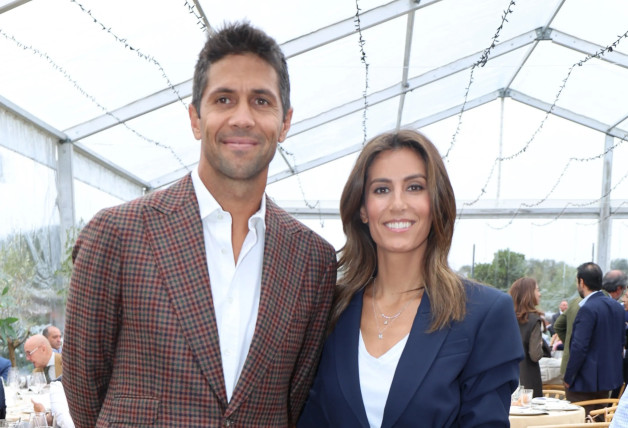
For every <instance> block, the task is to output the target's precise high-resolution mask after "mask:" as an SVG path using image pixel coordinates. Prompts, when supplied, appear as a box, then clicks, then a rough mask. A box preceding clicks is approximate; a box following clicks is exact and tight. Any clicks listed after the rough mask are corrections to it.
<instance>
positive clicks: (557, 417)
mask: <svg viewBox="0 0 628 428" xmlns="http://www.w3.org/2000/svg"><path fill="white" fill-rule="evenodd" d="M577 407H578V409H576V410H568V411H565V410H547V411H544V413H543V414H536V415H535V414H530V415H525V416H521V415H512V414H511V415H510V416H509V418H508V419H509V420H510V428H526V427H534V426H539V425H552V424H574V423H582V422H584V418H585V413H584V407H581V406H577Z"/></svg>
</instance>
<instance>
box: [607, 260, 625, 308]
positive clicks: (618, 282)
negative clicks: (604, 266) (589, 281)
mask: <svg viewBox="0 0 628 428" xmlns="http://www.w3.org/2000/svg"><path fill="white" fill-rule="evenodd" d="M627 283H628V277H627V276H626V274H625V273H624V272H623V271H621V270H619V269H613V270H609V271H608V272H606V274H605V275H604V278H602V289H604V290H605V291H606V292H607V293H608V295H609V296H611V297H612V298H613V299H615V300H617V301H619V299H621V296H623V295H624V292H625V291H626V285H627ZM619 303H620V304H622V305H623V303H621V302H619Z"/></svg>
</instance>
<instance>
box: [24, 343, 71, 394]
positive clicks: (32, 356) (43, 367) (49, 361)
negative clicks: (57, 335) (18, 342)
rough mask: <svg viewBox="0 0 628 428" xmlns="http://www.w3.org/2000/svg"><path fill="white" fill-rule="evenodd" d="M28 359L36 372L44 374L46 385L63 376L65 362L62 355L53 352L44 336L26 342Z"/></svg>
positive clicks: (25, 349) (25, 350)
mask: <svg viewBox="0 0 628 428" xmlns="http://www.w3.org/2000/svg"><path fill="white" fill-rule="evenodd" d="M24 354H26V359H27V360H28V361H30V362H31V363H33V366H35V370H34V371H36V372H44V375H45V376H46V383H50V381H51V380H53V379H56V378H57V377H58V376H61V374H62V372H63V360H62V359H61V354H56V353H54V352H52V347H51V346H50V342H48V339H46V337H44V335H43V334H35V335H33V336H31V337H29V338H28V339H26V342H24Z"/></svg>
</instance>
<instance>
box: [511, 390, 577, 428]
mask: <svg viewBox="0 0 628 428" xmlns="http://www.w3.org/2000/svg"><path fill="white" fill-rule="evenodd" d="M508 419H509V420H510V427H511V428H526V427H530V426H540V425H551V424H569V423H583V422H584V420H585V411H584V407H582V406H577V405H575V404H571V403H570V402H569V401H567V400H560V399H558V398H549V397H536V398H532V390H526V389H518V390H517V391H515V393H513V396H512V400H511V405H510V416H509V418H508Z"/></svg>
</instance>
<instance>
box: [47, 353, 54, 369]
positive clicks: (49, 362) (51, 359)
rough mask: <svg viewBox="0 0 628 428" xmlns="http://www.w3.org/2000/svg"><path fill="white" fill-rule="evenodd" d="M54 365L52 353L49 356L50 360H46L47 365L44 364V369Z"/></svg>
mask: <svg viewBox="0 0 628 428" xmlns="http://www.w3.org/2000/svg"><path fill="white" fill-rule="evenodd" d="M54 365H55V353H54V352H53V353H52V354H51V355H50V359H49V360H48V364H46V367H50V366H54Z"/></svg>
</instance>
